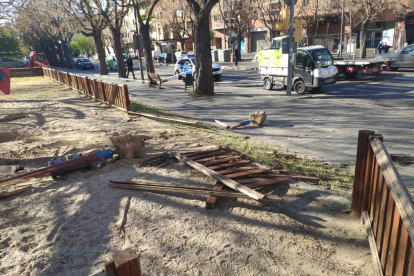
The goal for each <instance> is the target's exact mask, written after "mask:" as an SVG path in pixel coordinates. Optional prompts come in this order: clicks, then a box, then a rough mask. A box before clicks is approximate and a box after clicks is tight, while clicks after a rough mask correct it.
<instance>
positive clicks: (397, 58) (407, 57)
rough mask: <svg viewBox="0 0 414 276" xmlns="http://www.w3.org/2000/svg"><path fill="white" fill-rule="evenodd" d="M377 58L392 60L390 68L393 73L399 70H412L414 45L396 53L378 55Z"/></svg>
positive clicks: (413, 65)
mask: <svg viewBox="0 0 414 276" xmlns="http://www.w3.org/2000/svg"><path fill="white" fill-rule="evenodd" d="M376 58H377V59H391V60H392V61H390V66H391V70H393V71H396V70H398V69H399V68H412V67H414V44H411V45H408V46H406V47H405V48H403V49H401V50H399V51H396V52H392V53H386V54H381V55H378V56H377V57H376Z"/></svg>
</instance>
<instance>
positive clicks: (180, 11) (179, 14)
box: [175, 10, 183, 17]
mask: <svg viewBox="0 0 414 276" xmlns="http://www.w3.org/2000/svg"><path fill="white" fill-rule="evenodd" d="M175 15H176V16H177V17H182V16H183V11H182V10H175Z"/></svg>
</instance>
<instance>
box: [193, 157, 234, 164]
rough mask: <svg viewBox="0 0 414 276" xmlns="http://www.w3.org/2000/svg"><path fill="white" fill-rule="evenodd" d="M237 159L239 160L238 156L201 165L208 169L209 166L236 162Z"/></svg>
mask: <svg viewBox="0 0 414 276" xmlns="http://www.w3.org/2000/svg"><path fill="white" fill-rule="evenodd" d="M237 159H240V156H232V157H228V158H223V159H219V160H216V161H209V162H205V163H202V165H203V166H204V167H210V166H215V165H219V164H223V163H228V162H230V161H233V160H237ZM188 160H190V159H188ZM191 161H192V160H191ZM197 163H198V162H197Z"/></svg>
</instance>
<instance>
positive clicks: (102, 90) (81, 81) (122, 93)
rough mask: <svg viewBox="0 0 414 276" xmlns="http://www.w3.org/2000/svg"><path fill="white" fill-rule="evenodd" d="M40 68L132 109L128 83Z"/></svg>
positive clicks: (55, 76) (64, 81) (49, 75)
mask: <svg viewBox="0 0 414 276" xmlns="http://www.w3.org/2000/svg"><path fill="white" fill-rule="evenodd" d="M39 69H41V70H42V71H41V72H42V75H44V76H47V77H49V78H51V79H53V80H56V81H58V82H60V83H62V84H66V85H68V86H69V87H71V88H73V89H76V90H78V91H79V92H82V93H85V94H87V95H89V96H92V97H94V98H96V99H98V100H102V101H104V102H106V103H109V104H113V105H115V106H118V107H119V108H121V109H124V110H125V111H130V102H129V95H128V86H127V85H126V84H124V85H117V84H114V83H106V82H103V81H100V80H96V79H90V78H88V77H86V76H78V75H75V74H71V73H67V72H62V71H56V70H54V69H49V68H39Z"/></svg>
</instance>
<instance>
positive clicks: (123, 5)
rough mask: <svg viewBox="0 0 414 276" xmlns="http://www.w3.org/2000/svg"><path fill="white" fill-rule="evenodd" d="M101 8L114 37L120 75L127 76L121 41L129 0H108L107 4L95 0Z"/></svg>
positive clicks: (101, 12)
mask: <svg viewBox="0 0 414 276" xmlns="http://www.w3.org/2000/svg"><path fill="white" fill-rule="evenodd" d="M93 1H94V3H95V5H96V6H97V7H98V9H99V13H100V14H101V15H102V17H103V18H104V20H105V22H106V24H107V26H108V28H109V29H110V30H111V33H112V37H113V39H114V46H115V47H114V50H115V56H116V60H117V61H118V76H119V77H120V78H125V77H126V68H125V66H124V55H123V52H122V43H121V28H122V25H123V23H124V19H125V17H126V16H127V14H128V11H129V4H130V1H129V0H119V1H118V0H106V1H105V6H104V5H102V2H103V1H101V0H93Z"/></svg>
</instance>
